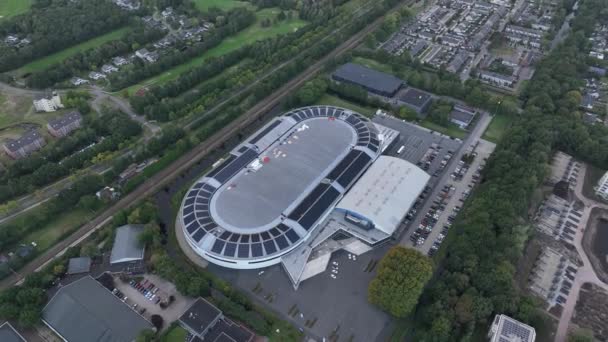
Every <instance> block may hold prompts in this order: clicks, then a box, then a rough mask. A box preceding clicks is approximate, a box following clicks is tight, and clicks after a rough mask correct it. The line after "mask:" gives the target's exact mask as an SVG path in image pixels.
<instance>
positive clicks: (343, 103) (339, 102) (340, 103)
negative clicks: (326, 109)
mask: <svg viewBox="0 0 608 342" xmlns="http://www.w3.org/2000/svg"><path fill="white" fill-rule="evenodd" d="M317 102H318V103H317V104H320V105H327V106H336V107H342V108H346V109H350V110H354V111H355V112H357V113H359V114H363V115H365V116H367V117H372V116H374V113H376V109H374V108H371V107H363V106H360V105H358V104H355V103H352V102H350V101H347V100H343V99H341V98H339V97H336V96H333V95H329V94H325V95H323V97H322V98H321V99H320V100H319V101H317Z"/></svg>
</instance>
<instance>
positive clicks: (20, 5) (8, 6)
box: [0, 0, 33, 20]
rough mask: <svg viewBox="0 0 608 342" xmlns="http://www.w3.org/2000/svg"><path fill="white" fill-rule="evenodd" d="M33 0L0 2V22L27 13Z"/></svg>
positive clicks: (2, 0) (5, 0) (0, 0)
mask: <svg viewBox="0 0 608 342" xmlns="http://www.w3.org/2000/svg"><path fill="white" fill-rule="evenodd" d="M32 2H33V0H0V20H2V19H5V18H10V17H13V16H16V15H17V14H21V13H24V12H27V10H29V9H30V6H31V5H32Z"/></svg>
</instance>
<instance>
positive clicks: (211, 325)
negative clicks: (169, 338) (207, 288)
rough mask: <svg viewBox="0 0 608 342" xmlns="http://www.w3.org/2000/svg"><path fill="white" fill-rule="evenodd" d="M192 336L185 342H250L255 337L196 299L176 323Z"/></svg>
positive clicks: (204, 301)
mask: <svg viewBox="0 0 608 342" xmlns="http://www.w3.org/2000/svg"><path fill="white" fill-rule="evenodd" d="M177 322H178V323H179V325H181V326H182V327H183V328H184V329H186V331H188V333H190V335H191V336H192V337H191V338H190V339H189V340H186V342H195V341H217V342H220V341H221V342H223V341H226V342H250V341H252V340H253V338H254V337H255V334H254V333H252V332H251V331H250V330H249V329H247V328H245V327H243V326H241V325H239V324H236V323H235V322H232V321H231V320H230V319H228V318H226V317H224V315H223V313H222V311H221V310H220V309H218V308H217V307H216V306H215V305H213V304H211V303H209V302H208V301H206V300H205V299H203V298H198V299H197V300H196V301H194V303H192V305H191V306H190V307H189V308H188V310H186V312H184V314H183V315H182V316H181V317H180V318H179V320H178V321H177Z"/></svg>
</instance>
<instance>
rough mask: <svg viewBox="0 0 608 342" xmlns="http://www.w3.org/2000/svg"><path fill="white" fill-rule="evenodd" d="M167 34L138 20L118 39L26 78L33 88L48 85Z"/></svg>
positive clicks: (29, 85)
mask: <svg viewBox="0 0 608 342" xmlns="http://www.w3.org/2000/svg"><path fill="white" fill-rule="evenodd" d="M164 34H165V32H163V31H161V30H154V29H149V28H146V27H145V26H144V25H143V23H141V21H137V22H136V23H135V24H134V27H133V28H132V29H130V30H129V31H127V32H126V33H125V34H124V35H123V36H122V37H120V38H119V39H117V40H112V41H109V42H106V43H104V44H101V45H99V46H96V47H93V48H91V49H88V50H85V51H81V52H78V53H76V54H75V55H73V56H71V57H69V58H67V59H65V60H63V61H61V62H59V63H55V64H53V65H50V66H49V67H47V68H46V69H44V70H40V71H35V72H33V73H32V74H31V75H30V76H29V77H28V78H27V79H26V84H27V86H28V87H32V88H47V87H50V86H52V85H54V84H56V83H59V82H62V81H64V80H66V79H68V78H70V77H72V76H74V75H78V74H81V73H84V72H87V71H89V70H98V69H99V68H101V66H102V65H103V64H106V63H110V59H111V58H112V57H116V56H120V55H125V54H128V53H131V52H133V51H135V50H137V49H139V48H140V47H142V46H144V45H146V44H148V43H151V42H154V41H156V40H158V39H160V38H162V37H163V35H164Z"/></svg>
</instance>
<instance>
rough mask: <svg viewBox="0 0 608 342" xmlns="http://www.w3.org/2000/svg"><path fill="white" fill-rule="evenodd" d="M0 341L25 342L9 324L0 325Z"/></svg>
mask: <svg viewBox="0 0 608 342" xmlns="http://www.w3.org/2000/svg"><path fill="white" fill-rule="evenodd" d="M0 341H2V342H27V340H26V339H25V338H24V337H23V336H21V334H20V333H19V332H18V331H17V330H15V328H13V326H12V325H11V324H10V323H9V322H4V323H2V324H0Z"/></svg>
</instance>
